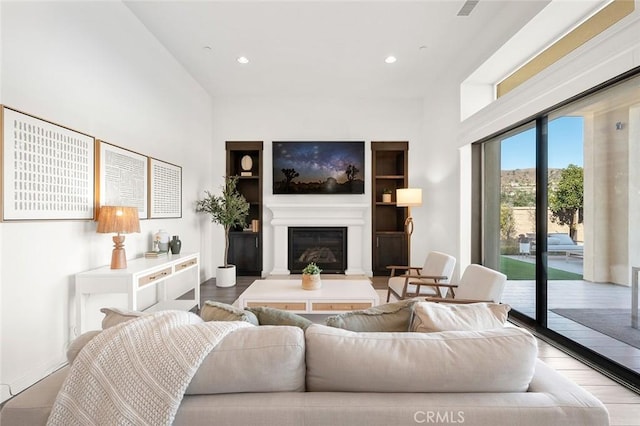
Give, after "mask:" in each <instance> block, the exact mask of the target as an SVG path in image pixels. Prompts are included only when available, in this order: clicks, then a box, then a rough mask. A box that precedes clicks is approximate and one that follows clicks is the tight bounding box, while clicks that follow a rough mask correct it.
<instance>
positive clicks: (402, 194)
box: [396, 188, 422, 207]
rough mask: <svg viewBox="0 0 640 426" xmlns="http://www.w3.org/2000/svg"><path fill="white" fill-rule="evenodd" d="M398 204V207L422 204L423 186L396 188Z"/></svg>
mask: <svg viewBox="0 0 640 426" xmlns="http://www.w3.org/2000/svg"><path fill="white" fill-rule="evenodd" d="M396 205H397V206H398V207H414V206H421V205H422V188H400V189H396Z"/></svg>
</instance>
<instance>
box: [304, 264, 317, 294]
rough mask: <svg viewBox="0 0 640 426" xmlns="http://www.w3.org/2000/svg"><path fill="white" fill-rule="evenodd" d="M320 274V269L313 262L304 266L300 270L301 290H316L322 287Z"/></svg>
mask: <svg viewBox="0 0 640 426" xmlns="http://www.w3.org/2000/svg"><path fill="white" fill-rule="evenodd" d="M320 272H322V269H320V267H318V265H316V264H315V262H311V263H309V264H308V265H307V266H305V267H304V269H303V270H302V288H303V289H304V290H318V289H319V288H320V287H322V281H320Z"/></svg>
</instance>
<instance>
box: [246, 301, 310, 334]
mask: <svg viewBox="0 0 640 426" xmlns="http://www.w3.org/2000/svg"><path fill="white" fill-rule="evenodd" d="M245 309H246V310H247V311H250V312H253V313H254V314H255V316H256V317H257V318H258V323H260V325H293V326H296V327H300V328H301V329H303V330H306V328H307V327H309V326H310V325H311V324H313V322H311V320H309V319H307V318H305V317H302V316H300V315H296V314H294V313H292V312H288V311H283V310H281V309H276V308H269V307H267V306H260V307H256V308H245Z"/></svg>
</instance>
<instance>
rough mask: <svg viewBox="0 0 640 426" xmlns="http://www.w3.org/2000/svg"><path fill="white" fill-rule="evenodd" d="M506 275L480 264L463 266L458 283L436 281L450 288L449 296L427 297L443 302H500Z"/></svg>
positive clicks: (443, 286)
mask: <svg viewBox="0 0 640 426" xmlns="http://www.w3.org/2000/svg"><path fill="white" fill-rule="evenodd" d="M506 282H507V276H506V275H505V274H503V273H501V272H498V271H494V270H493V269H490V268H487V267H486V266H482V265H476V264H473V265H469V266H467V267H466V268H465V270H464V273H463V274H462V277H461V278H460V282H459V283H458V284H448V283H437V284H435V285H436V286H437V287H440V288H443V289H448V290H450V293H449V297H447V298H443V297H427V298H426V300H427V301H430V302H445V303H477V302H495V303H500V302H501V300H502V293H503V292H504V286H505V284H506Z"/></svg>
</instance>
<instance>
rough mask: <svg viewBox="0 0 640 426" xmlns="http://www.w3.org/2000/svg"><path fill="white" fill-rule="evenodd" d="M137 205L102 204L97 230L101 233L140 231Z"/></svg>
mask: <svg viewBox="0 0 640 426" xmlns="http://www.w3.org/2000/svg"><path fill="white" fill-rule="evenodd" d="M138 216H139V215H138V208H137V207H123V206H102V207H100V215H99V216H98V229H97V232H99V233H101V234H105V233H110V232H116V233H118V234H130V233H132V232H140V220H139V219H138Z"/></svg>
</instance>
